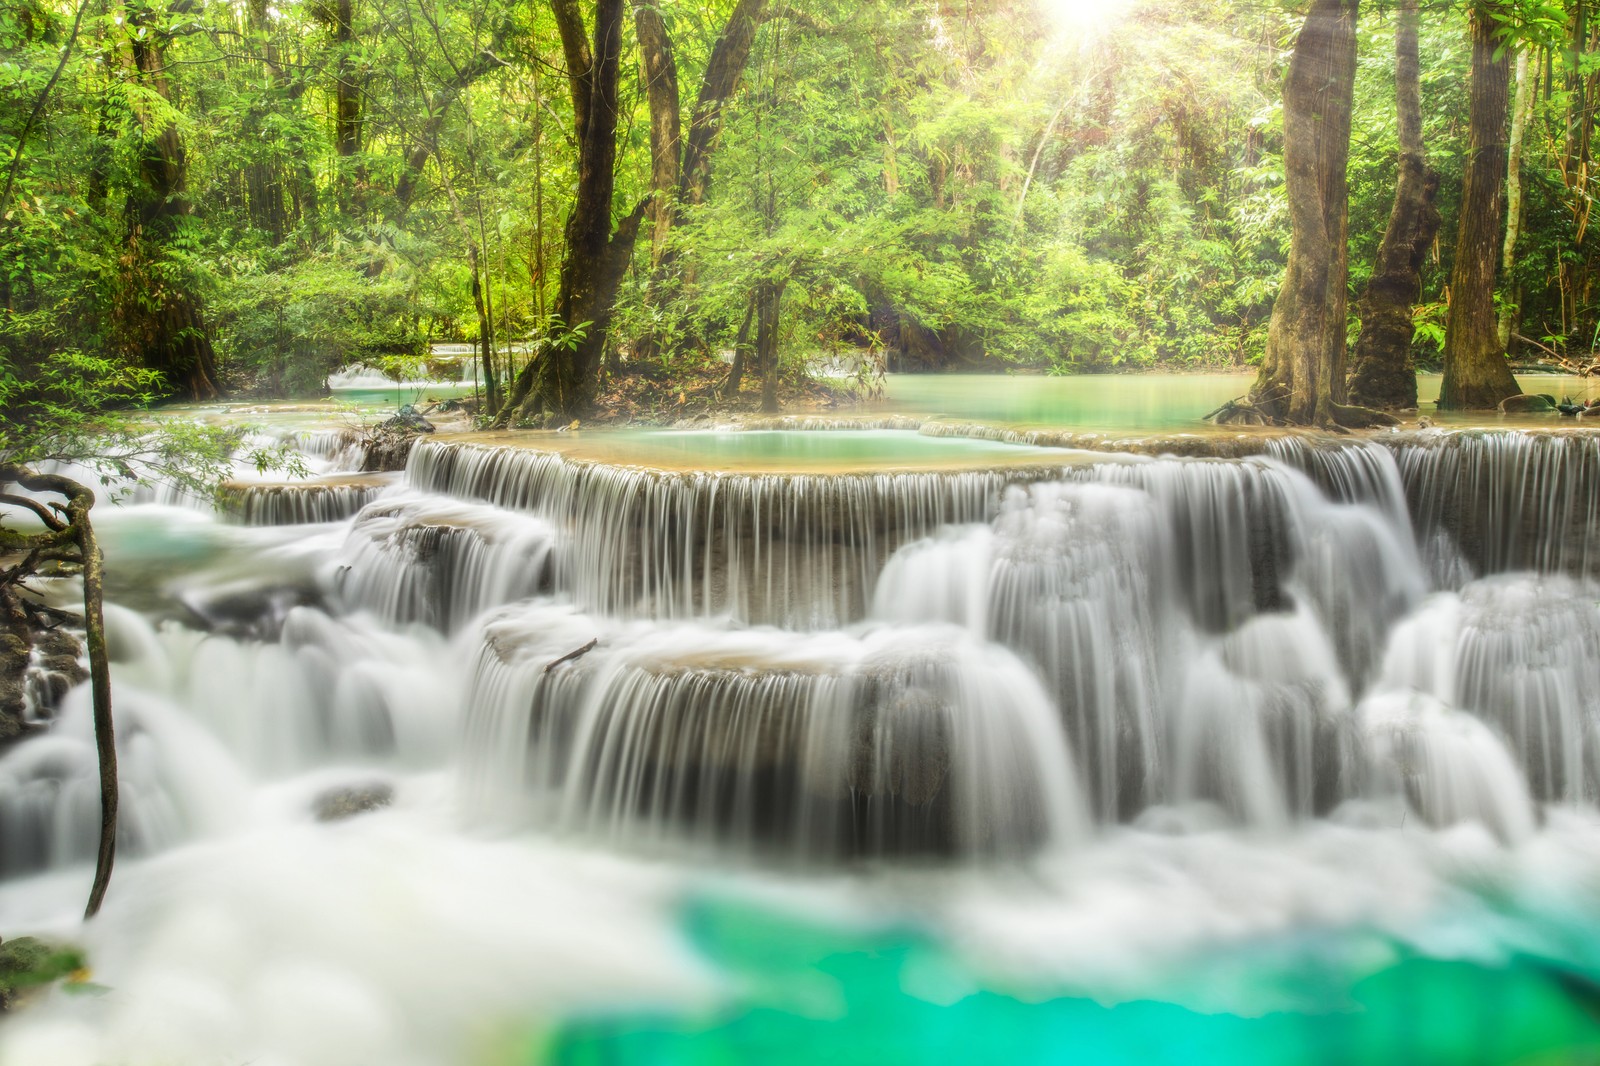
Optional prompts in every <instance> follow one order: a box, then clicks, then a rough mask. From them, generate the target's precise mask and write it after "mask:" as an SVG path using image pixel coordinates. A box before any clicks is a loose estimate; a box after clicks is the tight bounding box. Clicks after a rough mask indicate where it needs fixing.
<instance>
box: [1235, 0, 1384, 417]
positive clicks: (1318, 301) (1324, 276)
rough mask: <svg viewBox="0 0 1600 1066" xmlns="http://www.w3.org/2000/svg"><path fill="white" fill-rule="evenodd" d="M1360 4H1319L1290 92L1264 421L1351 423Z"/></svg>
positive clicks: (1262, 387)
mask: <svg viewBox="0 0 1600 1066" xmlns="http://www.w3.org/2000/svg"><path fill="white" fill-rule="evenodd" d="M1358 2H1359V0H1313V3H1312V5H1311V11H1310V13H1309V14H1307V16H1306V21H1305V24H1304V25H1303V26H1302V27H1301V29H1300V36H1299V38H1298V39H1297V40H1296V41H1295V46H1294V54H1293V56H1292V57H1291V58H1290V60H1289V77H1288V80H1287V82H1286V83H1285V85H1284V92H1283V160H1284V177H1285V184H1286V186H1287V191H1288V196H1289V220H1290V226H1291V240H1290V246H1289V262H1288V265H1287V268H1286V270H1285V272H1284V277H1283V285H1282V286H1281V287H1280V288H1279V290H1278V298H1277V301H1276V303H1274V305H1273V308H1272V324H1271V327H1270V329H1269V331H1268V335H1267V353H1266V358H1265V360H1264V361H1263V363H1262V365H1261V373H1260V374H1259V375H1258V376H1257V378H1256V382H1255V385H1254V386H1253V387H1252V389H1251V391H1250V399H1251V402H1252V403H1253V404H1254V405H1255V407H1256V409H1257V410H1258V411H1260V412H1261V413H1262V414H1263V415H1265V416H1266V417H1268V418H1270V419H1272V420H1274V421H1279V422H1291V423H1295V424H1298V425H1321V426H1329V425H1335V424H1352V423H1354V422H1357V421H1360V419H1357V418H1355V417H1352V415H1353V413H1354V412H1355V410H1356V409H1351V408H1345V407H1343V404H1342V401H1343V399H1344V379H1345V373H1344V358H1345V313H1346V304H1347V302H1348V295H1347V286H1348V275H1349V259H1348V253H1347V250H1346V241H1345V233H1346V225H1347V223H1346V214H1347V210H1348V206H1349V189H1348V185H1347V180H1346V174H1345V165H1346V162H1347V161H1348V159H1349V155H1350V108H1351V102H1352V99H1353V95H1354V92H1355V72H1356V11H1357V6H1358Z"/></svg>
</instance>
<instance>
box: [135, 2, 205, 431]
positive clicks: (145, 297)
mask: <svg viewBox="0 0 1600 1066" xmlns="http://www.w3.org/2000/svg"><path fill="white" fill-rule="evenodd" d="M128 13H129V20H128V27H129V29H130V30H132V31H133V32H131V33H129V35H128V42H129V46H130V49H131V51H132V53H133V63H134V69H135V71H136V73H137V76H138V78H139V81H140V82H141V83H142V84H143V85H144V87H145V88H147V89H149V90H150V91H152V92H154V93H155V94H156V95H158V96H160V97H161V98H162V99H163V100H165V101H167V102H168V103H169V104H170V103H171V100H172V92H171V88H170V85H169V83H168V81H167V59H166V47H165V46H166V36H165V34H164V33H163V31H162V29H161V27H160V22H161V19H160V18H158V17H156V16H157V14H158V13H157V12H155V11H152V10H150V9H148V8H144V7H138V6H134V5H129V6H128ZM138 118H139V124H140V127H141V141H142V143H141V145H140V149H139V176H138V181H137V183H136V184H135V185H134V187H133V188H132V189H131V190H130V191H129V193H128V201H127V211H126V214H127V219H128V244H129V248H130V251H131V252H132V253H133V256H132V260H131V261H132V264H133V271H134V273H133V276H132V277H130V279H129V282H130V285H131V287H132V288H134V289H135V290H137V291H133V292H129V293H126V294H125V295H124V297H123V299H122V301H121V308H120V315H121V317H122V319H123V322H124V325H125V327H126V328H127V329H128V331H129V339H130V341H131V343H132V345H133V346H134V347H135V348H137V349H138V350H139V352H140V354H141V355H142V361H143V362H144V364H145V365H146V366H148V367H149V368H151V369H152V370H158V371H160V372H161V374H162V376H163V377H164V378H165V381H166V387H167V390H168V391H169V392H171V393H173V394H177V395H183V396H187V397H189V398H190V399H195V400H209V399H214V398H215V397H216V396H217V395H219V393H220V389H219V388H218V386H217V368H216V356H215V353H214V352H213V351H212V348H211V337H210V334H209V333H207V331H206V325H205V309H204V307H203V306H202V304H201V301H200V297H199V296H198V295H197V294H196V293H194V292H193V291H192V290H191V289H190V288H189V287H188V286H187V285H186V284H181V283H180V284H177V285H174V284H172V283H171V282H165V283H160V284H155V283H151V280H150V279H149V278H147V277H144V276H142V269H141V268H143V269H148V266H149V264H150V263H151V262H152V261H153V260H154V259H156V258H159V257H160V256H161V255H162V253H163V250H164V249H165V247H166V245H167V244H168V243H170V242H171V241H173V240H174V239H175V238H177V237H178V236H179V235H180V234H179V231H180V230H181V229H182V228H183V226H184V224H185V223H186V222H187V220H188V219H189V217H190V216H191V215H192V214H193V213H194V208H193V206H192V205H191V204H190V202H189V197H188V192H187V184H188V174H189V165H188V158H187V156H186V155H185V152H184V147H183V139H182V138H181V137H179V136H178V130H177V127H176V126H175V125H174V124H172V123H170V122H167V123H160V120H159V119H158V118H156V117H154V116H152V115H151V114H150V113H149V109H148V108H140V109H138ZM158 123H160V124H159V125H158Z"/></svg>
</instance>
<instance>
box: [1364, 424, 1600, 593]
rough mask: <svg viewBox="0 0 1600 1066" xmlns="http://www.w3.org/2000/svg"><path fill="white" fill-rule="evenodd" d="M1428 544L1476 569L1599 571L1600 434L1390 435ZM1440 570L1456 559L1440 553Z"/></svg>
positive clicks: (1435, 432) (1471, 432)
mask: <svg viewBox="0 0 1600 1066" xmlns="http://www.w3.org/2000/svg"><path fill="white" fill-rule="evenodd" d="M1379 439H1380V440H1382V441H1383V443H1384V444H1385V445H1386V446H1387V447H1389V448H1391V449H1392V451H1393V453H1394V456H1395V462H1396V464H1397V465H1398V467H1399V470H1400V476H1401V478H1402V480H1403V482H1404V484H1405V491H1406V499H1407V500H1408V501H1409V503H1410V507H1411V511H1412V514H1413V516H1414V518H1415V520H1416V523H1417V527H1418V530H1419V532H1420V533H1421V534H1422V536H1423V538H1424V541H1425V543H1429V544H1430V546H1432V548H1433V550H1434V551H1438V550H1439V547H1438V546H1439V545H1443V546H1447V547H1449V548H1453V549H1455V550H1457V551H1459V552H1460V553H1461V555H1462V556H1463V557H1464V559H1465V561H1466V562H1467V563H1468V564H1469V565H1470V566H1471V568H1472V571H1474V572H1476V573H1478V574H1489V573H1499V572H1502V571H1507V570H1541V571H1560V572H1563V573H1569V574H1590V575H1600V545H1597V544H1596V543H1595V538H1594V536H1593V531H1594V529H1595V527H1596V522H1597V521H1600V439H1597V438H1596V437H1595V436H1594V435H1593V434H1592V433H1581V432H1524V431H1490V430H1457V431H1451V432H1445V431H1439V430H1429V431H1426V432H1422V433H1415V434H1397V435H1395V438H1394V439H1393V440H1392V441H1390V440H1386V439H1384V438H1379ZM1433 562H1434V566H1435V571H1436V572H1441V573H1444V572H1448V571H1449V569H1450V561H1449V560H1448V558H1446V559H1445V560H1443V561H1442V563H1441V562H1440V561H1439V560H1434V561H1433Z"/></svg>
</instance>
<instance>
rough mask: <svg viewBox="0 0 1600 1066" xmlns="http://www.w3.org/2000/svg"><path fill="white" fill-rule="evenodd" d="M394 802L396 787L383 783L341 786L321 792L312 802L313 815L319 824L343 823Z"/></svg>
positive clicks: (374, 782)
mask: <svg viewBox="0 0 1600 1066" xmlns="http://www.w3.org/2000/svg"><path fill="white" fill-rule="evenodd" d="M393 802H394V786H393V785H390V784H388V783H386V782H383V781H373V782H370V783H368V784H362V785H341V786H338V787H336V788H330V789H326V790H325V791H323V792H319V793H318V794H317V796H316V797H315V798H314V799H313V800H312V801H311V813H312V814H313V815H315V816H316V819H317V821H319V822H342V821H344V820H345V819H346V818H354V817H355V816H356V815H358V814H367V813H368V812H370V811H376V810H381V809H382V808H384V807H387V806H389V805H390V804H391V803H393Z"/></svg>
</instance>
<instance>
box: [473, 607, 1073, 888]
mask: <svg viewBox="0 0 1600 1066" xmlns="http://www.w3.org/2000/svg"><path fill="white" fill-rule="evenodd" d="M595 632H597V630H596V628H595V627H594V624H593V623H592V622H591V621H590V620H588V619H584V618H582V617H581V616H572V615H570V614H568V613H566V612H564V611H562V610H561V609H552V608H551V607H549V606H545V605H540V604H534V605H531V606H529V607H527V608H519V609H516V610H514V611H513V612H511V613H509V614H505V615H502V616H499V617H497V618H496V619H495V620H494V621H493V622H491V623H490V625H489V626H488V628H487V629H486V639H485V641H484V644H483V646H482V648H481V649H480V651H479V654H478V658H477V662H476V665H475V667H474V680H473V684H472V689H471V692H472V695H471V696H470V697H469V700H468V706H469V708H470V710H469V712H468V720H467V724H466V736H467V738H468V739H467V748H468V755H467V759H468V761H467V765H468V767H469V768H470V769H469V772H468V773H467V774H465V775H464V780H465V781H466V783H467V787H468V789H469V790H470V793H471V797H470V801H471V802H473V803H475V804H477V805H479V806H480V808H482V807H484V806H488V807H493V806H496V805H498V806H499V807H500V809H501V812H502V814H504V813H506V812H507V810H508V807H507V805H510V806H509V810H511V811H513V812H515V813H516V814H520V815H521V816H523V817H532V818H536V819H537V818H542V819H545V820H547V821H549V822H552V823H554V824H555V825H558V826H560V827H561V828H563V829H564V830H565V831H568V832H576V833H581V834H585V835H589V836H598V837H600V838H605V839H615V840H622V841H627V842H630V843H633V844H635V845H640V846H646V847H653V848H659V847H662V846H666V845H668V844H672V845H677V846H689V847H700V848H713V847H714V848H716V849H720V850H723V851H725V852H728V853H733V854H744V855H747V856H752V857H754V856H758V855H771V856H774V857H777V858H784V857H787V858H788V859H790V860H794V861H797V860H802V859H808V860H812V861H838V860H841V859H850V858H881V857H886V856H896V855H898V856H909V855H950V856H961V857H968V858H971V857H977V856H983V855H989V856H993V855H1017V854H1022V853H1024V852H1026V851H1030V850H1033V849H1035V848H1038V847H1057V846H1061V845H1063V844H1064V843H1065V842H1067V841H1069V840H1071V839H1073V838H1074V837H1075V836H1077V835H1079V834H1080V833H1081V830H1082V827H1083V825H1084V814H1083V811H1082V803H1081V800H1080V799H1079V797H1078V795H1077V788H1076V786H1075V784H1074V782H1073V775H1072V773H1071V763H1070V759H1069V758H1068V757H1067V753H1066V743H1065V738H1064V737H1063V736H1062V734H1061V732H1060V730H1059V727H1058V725H1057V723H1056V720H1055V715H1054V711H1053V709H1052V706H1051V703H1050V701H1049V699H1048V698H1047V697H1046V696H1045V695H1044V693H1043V692H1042V690H1041V689H1040V688H1039V686H1038V682H1037V681H1036V680H1035V679H1034V677H1033V676H1032V674H1031V672H1030V671H1028V670H1027V669H1026V668H1025V667H1024V666H1023V665H1022V664H1021V663H1020V662H1019V661H1018V660H1017V659H1015V658H1014V657H1013V656H1011V655H1009V654H1006V653H1004V652H1003V651H1001V650H1000V649H998V648H994V647H993V646H986V645H983V644H981V643H978V642H975V641H973V640H972V639H971V637H970V636H969V635H968V634H965V633H963V632H961V631H959V630H956V629H953V628H943V627H931V628H929V627H922V628H913V629H895V630H874V631H866V632H863V633H861V634H860V635H857V636H850V635H845V634H837V633H836V634H818V635H814V636H807V637H805V638H803V639H798V640H797V639H795V637H794V635H792V634H786V633H782V632H780V631H776V630H748V631H743V632H737V631H735V632H729V631H725V630H716V629H708V628H704V627H701V626H693V625H674V626H670V627H667V628H664V629H662V628H650V629H647V628H641V627H639V626H637V625H632V626H626V627H624V628H622V629H616V630H605V631H600V635H599V636H597V637H589V638H588V639H591V640H594V639H598V641H599V647H598V648H597V649H596V650H594V651H592V652H590V653H588V654H586V655H585V656H583V657H582V658H581V659H578V660H574V661H573V662H571V663H562V664H559V665H553V664H555V663H556V662H557V660H558V659H559V657H560V656H562V655H563V654H564V652H566V651H570V650H571V648H570V647H567V645H570V644H571V643H572V642H574V641H577V640H578V639H579V638H581V637H584V636H586V635H587V634H590V633H595ZM577 646H578V647H582V646H583V645H581V644H580V645H577Z"/></svg>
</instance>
